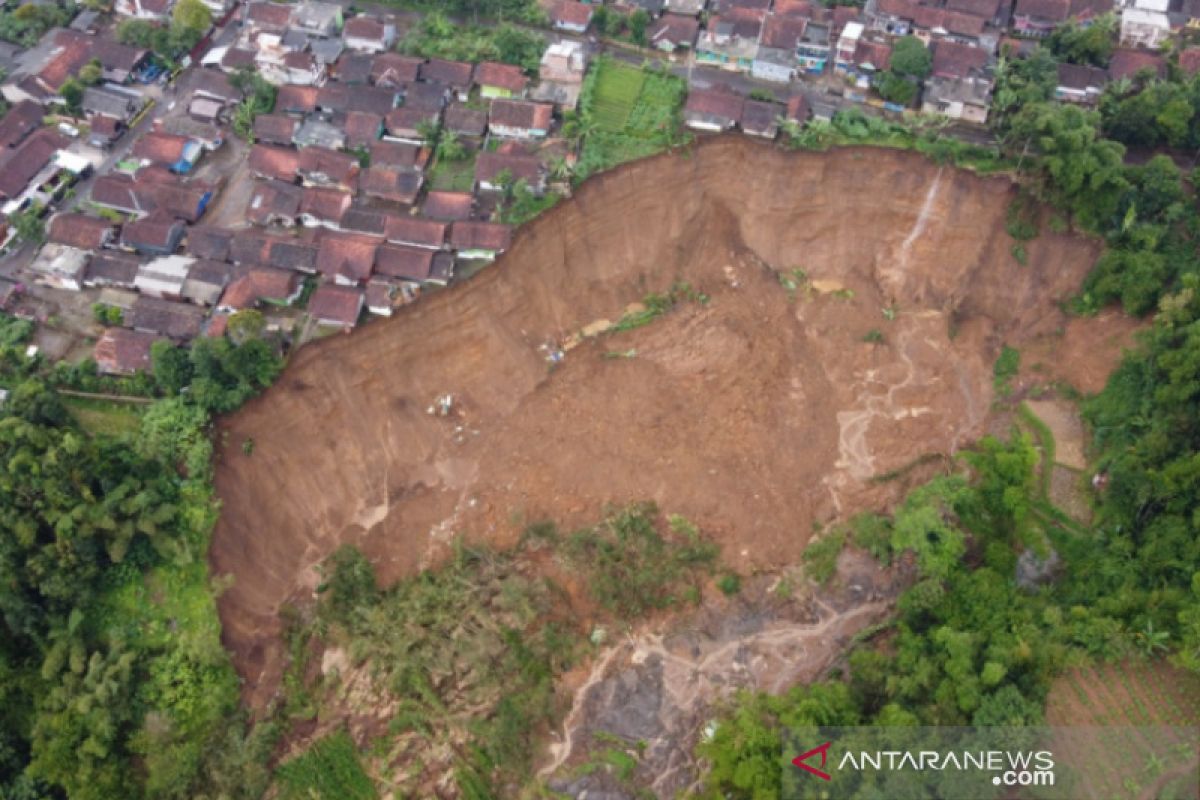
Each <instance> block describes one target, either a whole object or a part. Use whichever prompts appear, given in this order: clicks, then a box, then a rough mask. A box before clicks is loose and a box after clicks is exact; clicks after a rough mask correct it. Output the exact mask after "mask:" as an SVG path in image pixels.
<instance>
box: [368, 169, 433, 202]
mask: <svg viewBox="0 0 1200 800" xmlns="http://www.w3.org/2000/svg"><path fill="white" fill-rule="evenodd" d="M424 180H425V179H424V178H423V177H422V176H421V173H420V172H417V171H416V170H412V169H405V168H404V167H385V166H378V167H375V166H372V167H368V168H367V169H365V170H363V171H362V172H361V173H359V176H358V191H359V193H360V194H363V195H365V196H367V197H375V198H378V199H380V200H388V201H390V202H393V203H401V204H403V205H412V204H413V203H415V202H416V201H417V195H418V194H420V192H421V186H422V184H423V183H424Z"/></svg>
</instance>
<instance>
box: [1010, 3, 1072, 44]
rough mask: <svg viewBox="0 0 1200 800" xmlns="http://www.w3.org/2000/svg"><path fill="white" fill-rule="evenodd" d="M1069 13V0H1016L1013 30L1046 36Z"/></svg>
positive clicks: (1029, 34) (1065, 18) (1061, 22)
mask: <svg viewBox="0 0 1200 800" xmlns="http://www.w3.org/2000/svg"><path fill="white" fill-rule="evenodd" d="M1070 14H1071V0H1017V4H1016V6H1015V7H1014V8H1013V18H1012V22H1013V30H1015V31H1016V32H1017V33H1019V34H1022V35H1024V36H1038V37H1041V36H1048V35H1049V34H1050V32H1051V31H1053V30H1054V29H1055V28H1057V27H1058V26H1059V25H1062V24H1063V23H1064V22H1066V21H1067V18H1068V17H1069V16H1070Z"/></svg>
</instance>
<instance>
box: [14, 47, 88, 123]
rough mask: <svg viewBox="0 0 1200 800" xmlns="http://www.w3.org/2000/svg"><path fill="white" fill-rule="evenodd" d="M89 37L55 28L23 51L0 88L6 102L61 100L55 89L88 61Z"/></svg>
mask: <svg viewBox="0 0 1200 800" xmlns="http://www.w3.org/2000/svg"><path fill="white" fill-rule="evenodd" d="M92 42H93V40H92V37H91V36H88V35H87V34H85V33H79V32H77V31H72V30H63V29H61V28H59V29H55V30H52V31H50V32H49V33H47V34H46V35H45V36H44V37H42V40H41V41H40V42H39V43H38V44H37V46H36V47H34V48H32V49H30V50H29V51H28V52H26V53H25V54H24V55H23V56H22V58H21V63H20V65H19V66H18V68H17V69H16V70H14V71H13V72H12V74H11V75H10V76H9V77H8V79H7V80H5V82H4V85H3V87H2V88H0V91H2V92H3V94H4V98H5V99H6V100H7V101H8V102H9V103H19V102H21V101H22V100H32V101H34V102H36V103H39V104H41V105H43V106H45V105H49V104H52V103H59V102H61V98H60V97H59V96H58V90H59V88H61V87H62V85H63V84H64V83H66V81H67V79H68V78H70V77H71V76H73V75H77V74H78V73H79V70H80V69H81V68H82V67H83V66H84V65H85V64H87V63H88V61H90V60H91V51H92Z"/></svg>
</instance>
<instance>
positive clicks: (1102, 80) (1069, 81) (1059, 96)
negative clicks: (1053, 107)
mask: <svg viewBox="0 0 1200 800" xmlns="http://www.w3.org/2000/svg"><path fill="white" fill-rule="evenodd" d="M1106 83H1108V76H1107V74H1106V73H1105V72H1104V70H1102V69H1100V68H1099V67H1091V66H1082V65H1079V64H1059V65H1058V83H1057V85H1056V86H1055V89H1054V99H1055V100H1059V101H1061V102H1065V103H1079V104H1081V105H1088V106H1093V105H1095V104H1096V103H1097V102H1098V101H1099V100H1100V95H1101V93H1102V92H1103V91H1104V85H1105V84H1106Z"/></svg>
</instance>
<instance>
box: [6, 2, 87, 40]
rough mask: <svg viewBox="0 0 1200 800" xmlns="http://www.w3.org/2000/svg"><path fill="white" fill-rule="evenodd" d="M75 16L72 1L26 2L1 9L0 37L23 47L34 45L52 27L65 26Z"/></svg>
mask: <svg viewBox="0 0 1200 800" xmlns="http://www.w3.org/2000/svg"><path fill="white" fill-rule="evenodd" d="M73 16H75V6H74V4H72V3H70V2H66V3H62V4H58V3H49V4H46V5H35V4H33V3H25V4H23V5H19V6H16V7H15V8H11V9H9V8H6V9H5V10H4V11H0V39H3V40H4V41H6V42H12V43H13V44H19V45H20V46H21V47H33V46H34V45H35V44H37V43H38V40H39V39H41V38H42V37H43V36H44V35H45V34H46V32H47V31H48V30H50V29H51V28H61V27H65V26H66V24H67V23H68V22H70V21H71V17H73Z"/></svg>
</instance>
